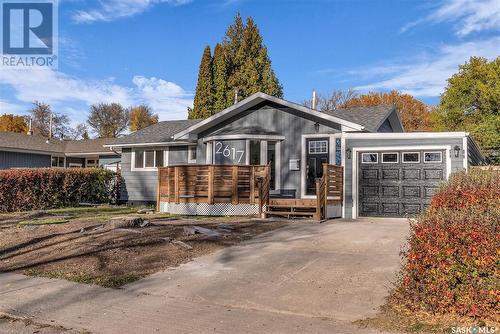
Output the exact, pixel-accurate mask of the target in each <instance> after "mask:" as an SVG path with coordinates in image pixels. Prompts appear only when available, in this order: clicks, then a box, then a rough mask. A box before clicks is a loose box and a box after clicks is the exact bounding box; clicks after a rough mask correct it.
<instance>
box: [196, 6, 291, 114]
mask: <svg viewBox="0 0 500 334" xmlns="http://www.w3.org/2000/svg"><path fill="white" fill-rule="evenodd" d="M235 91H238V97H239V100H241V99H244V98H246V97H248V96H250V95H252V94H254V93H256V92H264V93H266V94H269V95H273V96H276V97H283V88H282V86H281V84H280V82H279V81H278V78H277V77H276V74H275V73H274V71H273V69H272V67H271V60H270V59H269V56H268V54H267V48H266V47H265V46H264V44H263V42H262V36H261V35H260V32H259V29H258V27H257V25H256V24H255V22H254V21H253V19H252V18H251V17H250V18H248V19H247V21H246V24H244V23H243V20H242V18H241V15H240V14H239V13H237V14H236V17H235V18H234V22H233V23H232V24H231V25H230V26H229V27H228V29H227V31H226V33H225V35H224V40H223V42H222V44H217V45H216V46H215V49H214V56H213V58H212V57H211V56H210V47H208V46H207V47H206V48H205V51H204V53H203V57H202V60H201V64H200V70H199V74H198V83H197V86H196V93H195V98H194V107H193V109H190V108H188V111H189V118H191V119H192V118H205V117H208V116H211V115H213V114H215V113H217V112H219V111H221V110H223V109H225V108H227V107H229V106H231V105H232V104H233V103H234V102H235V101H234V94H235Z"/></svg>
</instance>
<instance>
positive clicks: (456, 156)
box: [453, 145, 460, 158]
mask: <svg viewBox="0 0 500 334" xmlns="http://www.w3.org/2000/svg"><path fill="white" fill-rule="evenodd" d="M453 152H454V153H455V158H458V156H459V155H460V146H458V145H455V147H454V148H453Z"/></svg>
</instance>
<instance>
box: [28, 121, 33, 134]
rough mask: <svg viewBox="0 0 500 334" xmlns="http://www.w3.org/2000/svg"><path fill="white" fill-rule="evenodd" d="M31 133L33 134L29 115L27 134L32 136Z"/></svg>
mask: <svg viewBox="0 0 500 334" xmlns="http://www.w3.org/2000/svg"><path fill="white" fill-rule="evenodd" d="M32 135H33V124H32V122H31V117H30V122H29V125H28V136H32Z"/></svg>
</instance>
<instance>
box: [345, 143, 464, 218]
mask: <svg viewBox="0 0 500 334" xmlns="http://www.w3.org/2000/svg"><path fill="white" fill-rule="evenodd" d="M425 145H427V146H451V157H450V156H447V157H443V158H444V159H451V172H452V173H453V172H457V171H462V170H464V150H463V139H462V138H423V139H346V149H350V150H351V152H352V150H353V149H354V148H356V147H358V148H359V147H377V146H390V147H398V146H425ZM455 145H458V146H459V147H460V148H461V152H460V155H459V157H458V158H455V156H454V154H453V147H455ZM399 150H400V149H395V151H399ZM353 154H354V153H352V154H351V158H350V159H348V158H347V157H346V160H345V167H344V174H345V175H344V182H345V203H344V205H345V217H346V218H351V217H352V204H353V201H352V199H353V194H352V173H353V171H352V155H353ZM445 161H446V160H445Z"/></svg>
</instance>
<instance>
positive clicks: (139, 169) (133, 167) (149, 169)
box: [130, 147, 168, 172]
mask: <svg viewBox="0 0 500 334" xmlns="http://www.w3.org/2000/svg"><path fill="white" fill-rule="evenodd" d="M151 150H152V151H153V152H154V155H153V163H154V167H137V166H136V165H135V153H136V152H137V151H144V154H143V156H142V165H143V166H146V151H151ZM156 151H163V166H167V161H168V160H167V156H168V150H167V149H165V148H163V149H154V148H153V149H151V148H146V147H142V148H137V149H136V148H134V149H132V154H131V161H130V170H131V171H137V172H156V171H157V170H158V167H156Z"/></svg>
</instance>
